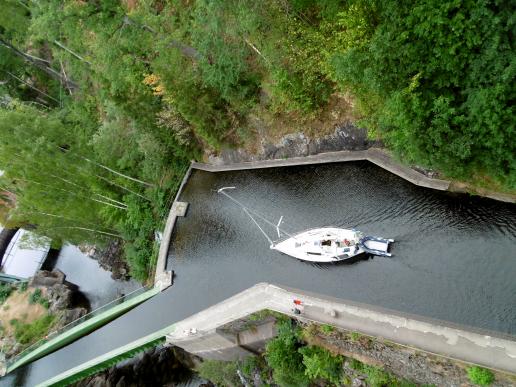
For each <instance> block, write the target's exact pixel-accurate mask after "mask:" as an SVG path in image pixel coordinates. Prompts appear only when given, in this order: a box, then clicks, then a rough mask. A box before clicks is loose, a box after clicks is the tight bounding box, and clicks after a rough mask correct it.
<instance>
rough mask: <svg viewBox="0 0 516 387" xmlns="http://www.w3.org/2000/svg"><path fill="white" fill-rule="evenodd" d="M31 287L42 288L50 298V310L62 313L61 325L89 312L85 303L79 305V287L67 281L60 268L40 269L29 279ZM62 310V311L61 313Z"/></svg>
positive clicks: (54, 312)
mask: <svg viewBox="0 0 516 387" xmlns="http://www.w3.org/2000/svg"><path fill="white" fill-rule="evenodd" d="M29 287H32V288H40V289H42V290H43V291H44V294H45V297H46V298H47V299H48V303H49V311H50V312H51V313H53V314H60V315H61V317H60V321H59V326H63V325H66V324H68V323H70V322H72V321H74V320H76V319H78V318H80V317H82V316H84V315H85V314H86V313H88V309H87V308H86V307H85V305H77V299H79V298H83V297H78V294H79V293H80V292H79V289H78V287H77V285H74V284H72V283H70V282H68V281H66V275H65V274H64V273H63V272H62V271H60V270H52V271H47V270H40V271H38V272H37V273H36V274H35V275H34V276H33V277H32V278H31V279H30V281H29ZM60 312H61V313H60Z"/></svg>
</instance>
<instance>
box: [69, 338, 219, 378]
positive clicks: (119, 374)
mask: <svg viewBox="0 0 516 387" xmlns="http://www.w3.org/2000/svg"><path fill="white" fill-rule="evenodd" d="M196 361H197V360H196V359H195V358H194V357H193V355H190V354H188V353H186V352H185V351H183V350H182V349H180V348H177V347H164V346H159V347H156V348H152V349H149V350H147V351H145V352H143V353H141V354H139V355H137V356H135V357H134V358H132V359H130V360H127V361H125V362H121V363H120V364H118V365H116V366H114V367H111V368H109V369H107V370H105V371H103V372H100V373H98V374H96V375H94V376H91V377H88V378H85V379H82V380H81V381H79V382H77V383H75V384H73V386H76V387H97V386H103V387H129V386H131V387H132V386H135V387H136V386H175V385H177V383H180V382H184V381H187V380H189V379H190V378H191V376H192V371H191V370H190V369H189V367H193V366H194V365H195V362H196ZM206 386H212V384H206Z"/></svg>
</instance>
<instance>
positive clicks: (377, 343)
mask: <svg viewBox="0 0 516 387" xmlns="http://www.w3.org/2000/svg"><path fill="white" fill-rule="evenodd" d="M308 342H309V343H310V344H312V345H319V346H322V347H324V348H327V349H328V350H330V351H331V352H332V353H339V354H341V355H344V356H345V357H346V358H347V360H346V361H345V362H344V368H343V370H344V373H345V374H346V375H347V377H348V378H349V380H351V382H352V385H353V386H357V387H358V386H367V383H366V379H367V377H366V375H362V374H361V372H360V371H357V370H355V369H354V368H353V365H352V364H351V361H350V360H349V359H351V358H353V359H356V360H359V361H360V362H362V363H364V364H367V365H370V366H375V367H381V368H384V369H385V370H387V371H389V372H391V373H392V374H394V375H396V376H397V377H399V378H404V379H407V380H410V381H412V382H415V383H417V384H418V385H419V384H421V385H434V386H448V387H456V386H470V385H471V382H470V380H469V378H468V376H467V372H466V364H464V363H460V362H458V361H454V360H450V359H447V358H445V357H441V356H436V355H432V354H429V353H426V352H422V351H418V350H416V349H412V348H408V347H403V346H400V345H396V344H394V343H390V342H384V341H382V340H381V339H371V338H369V337H366V336H360V337H358V338H355V339H352V338H351V337H350V336H349V335H346V334H344V333H343V332H339V331H335V332H333V333H331V334H325V335H322V334H315V335H314V336H312V337H311V338H309V339H308ZM492 386H493V387H495V386H500V387H502V386H503V387H509V386H514V380H512V379H510V377H509V376H508V375H506V374H502V373H497V374H496V381H495V382H494V383H493V384H492Z"/></svg>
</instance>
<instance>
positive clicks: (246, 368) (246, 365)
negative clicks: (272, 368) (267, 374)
mask: <svg viewBox="0 0 516 387" xmlns="http://www.w3.org/2000/svg"><path fill="white" fill-rule="evenodd" d="M259 368H260V364H259V359H258V357H256V356H249V357H246V358H245V359H244V360H243V361H242V364H241V365H240V369H241V371H242V373H243V374H244V376H247V377H248V378H251V377H252V376H253V372H254V371H255V370H256V369H259Z"/></svg>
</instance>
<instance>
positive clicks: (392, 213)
mask: <svg viewBox="0 0 516 387" xmlns="http://www.w3.org/2000/svg"><path fill="white" fill-rule="evenodd" d="M222 186H237V187H238V189H237V190H234V191H233V192H232V195H233V196H235V197H236V198H237V199H239V200H240V201H242V202H244V203H245V204H246V205H248V206H249V207H250V208H253V209H255V210H257V211H258V212H260V213H261V214H262V215H264V216H265V217H267V218H269V219H271V220H273V221H277V219H279V217H280V216H281V215H283V216H284V223H283V228H285V229H286V230H287V231H289V232H290V231H291V232H295V231H300V230H303V229H306V228H310V227H320V226H324V225H333V226H341V227H356V228H358V229H360V230H362V231H364V232H365V233H370V234H374V235H380V236H384V237H390V238H394V239H396V243H395V245H394V247H393V251H392V252H393V254H394V257H393V258H374V259H366V260H360V261H357V262H355V263H353V264H339V265H323V266H321V265H313V264H308V263H305V262H301V261H297V260H295V259H293V258H290V257H288V256H285V255H282V254H280V253H279V252H276V251H273V250H270V249H269V247H268V242H267V241H266V240H265V238H264V237H263V236H262V235H261V234H260V232H259V230H258V229H257V228H256V226H254V225H253V224H252V223H251V221H250V220H249V218H248V217H247V216H246V215H245V214H244V213H243V212H242V211H241V209H239V208H238V207H236V206H235V205H234V204H233V203H231V202H230V201H229V200H228V199H226V198H224V197H222V196H220V195H217V194H216V193H214V192H213V190H214V189H217V188H219V187H222ZM180 199H181V200H184V201H187V202H189V203H190V208H189V210H188V214H187V216H186V218H180V219H179V220H178V224H177V227H176V229H175V232H174V235H173V238H172V246H173V247H172V249H171V251H170V254H169V259H168V267H169V269H173V270H174V271H175V272H176V279H175V283H174V286H173V287H172V288H170V289H168V290H167V291H165V292H163V293H161V294H159V295H158V296H156V297H154V298H153V299H151V300H149V301H147V302H145V303H144V304H142V305H140V306H139V307H137V308H135V309H133V310H132V311H130V312H128V313H127V314H126V315H124V316H122V317H120V318H118V319H117V320H115V321H113V322H112V323H110V324H108V325H106V326H105V327H103V328H101V329H99V330H97V331H96V332H94V333H92V334H90V335H89V336H86V337H84V338H82V339H80V340H78V341H76V342H75V343H73V344H71V345H69V346H68V347H66V348H63V349H62V350H59V351H57V352H55V353H53V354H51V355H49V356H47V357H46V358H44V359H41V360H39V361H37V362H35V363H33V364H32V365H30V366H27V367H24V368H23V369H22V370H20V372H18V373H16V374H14V375H11V376H8V377H7V378H4V379H3V380H0V384H2V383H1V382H4V383H5V384H6V385H13V384H16V385H34V384H36V383H37V382H38V381H41V380H45V379H46V378H49V377H51V376H53V375H55V374H57V373H60V372H62V371H64V370H66V369H68V368H70V367H72V366H74V365H77V364H81V363H82V362H85V361H87V360H90V359H91V358H93V357H95V356H97V355H99V354H102V353H106V352H107V351H109V350H112V349H114V348H117V347H119V346H121V345H124V344H127V343H128V342H130V341H132V340H135V339H137V338H139V337H142V336H144V335H146V334H149V333H152V332H154V331H156V330H158V329H160V328H163V327H166V326H168V325H170V324H172V323H174V322H175V321H179V320H181V319H183V318H185V317H187V316H189V315H191V314H193V313H195V312H197V311H199V310H202V309H203V308H206V307H207V306H210V305H212V304H213V303H215V302H218V301H221V300H223V299H225V298H227V297H229V296H231V295H233V294H235V293H237V292H239V291H241V290H243V289H246V288H248V287H250V286H252V285H254V284H256V283H258V282H262V281H266V282H272V283H278V284H282V285H287V286H291V287H296V288H302V289H305V290H310V291H314V292H317V293H322V294H327V295H331V296H334V297H339V298H344V299H350V300H355V301H360V302H365V303H369V304H374V305H379V306H382V307H387V308H391V309H396V310H399V311H403V312H410V313H415V314H419V315H422V316H427V317H432V318H437V319H442V320H447V321H452V322H455V323H460V324H464V325H470V326H473V327H479V328H486V329H490V330H496V331H500V332H504V333H511V334H515V333H516V206H514V205H510V204H504V203H500V202H496V201H493V200H488V199H482V198H475V197H470V196H468V195H451V194H448V193H442V192H437V191H432V190H428V189H423V188H419V187H416V186H414V185H412V184H410V183H408V182H406V181H404V180H402V179H400V178H398V177H396V176H394V175H392V174H390V173H388V172H386V171H384V170H382V169H380V168H378V167H375V166H374V165H372V164H370V163H368V162H357V163H342V164H329V165H320V166H302V167H289V168H279V169H263V170H253V171H240V172H224V173H216V174H214V173H208V172H202V171H194V173H193V174H192V177H191V179H190V181H189V182H188V184H187V186H186V187H185V190H184V192H183V194H182V195H181V198H180ZM271 234H272V230H271ZM16 377H17V378H18V380H17V381H15V378H16Z"/></svg>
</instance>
